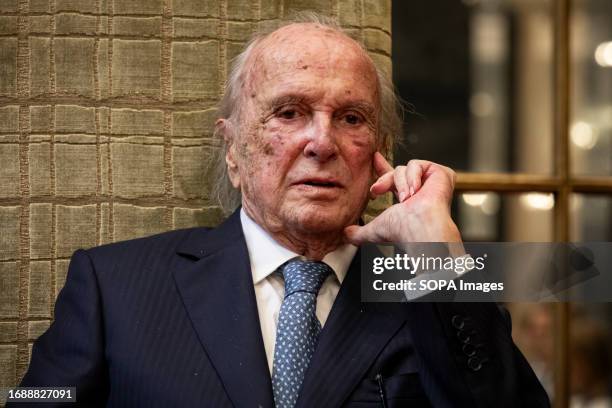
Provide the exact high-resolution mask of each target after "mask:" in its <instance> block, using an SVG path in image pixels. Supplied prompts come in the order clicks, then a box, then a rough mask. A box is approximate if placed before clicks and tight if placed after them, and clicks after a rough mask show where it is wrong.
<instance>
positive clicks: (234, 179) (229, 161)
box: [215, 118, 240, 189]
mask: <svg viewBox="0 0 612 408" xmlns="http://www.w3.org/2000/svg"><path fill="white" fill-rule="evenodd" d="M215 132H216V133H217V134H219V135H221V136H223V141H224V143H225V146H226V148H225V164H226V165H227V173H228V175H229V179H230V181H231V183H232V186H234V188H237V189H240V171H239V168H238V161H237V159H238V157H237V155H236V144H235V143H234V142H235V136H236V134H235V132H234V126H233V125H232V122H230V121H229V120H228V119H223V118H221V119H217V121H216V122H215Z"/></svg>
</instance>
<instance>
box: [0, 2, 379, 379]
mask: <svg viewBox="0 0 612 408" xmlns="http://www.w3.org/2000/svg"><path fill="white" fill-rule="evenodd" d="M303 9H312V10H316V11H319V12H322V13H326V14H330V15H333V16H336V17H338V19H339V21H340V22H341V24H342V25H344V26H345V27H349V28H350V29H351V32H352V34H353V35H354V36H356V37H357V38H361V39H362V40H363V41H364V42H365V43H366V44H367V46H368V48H369V49H370V50H371V51H372V56H373V57H374V59H375V60H377V61H378V62H379V63H381V64H382V65H384V66H385V67H386V68H387V69H389V67H390V65H391V61H390V56H389V54H390V45H391V39H390V36H389V33H390V13H391V10H390V0H342V1H338V0H312V1H299V0H285V1H280V0H259V1H203V0H1V2H0V388H2V387H9V386H13V385H15V384H16V383H17V382H18V380H19V379H20V378H21V376H22V375H23V374H24V372H25V369H26V368H27V364H28V359H29V350H30V348H31V344H32V341H33V340H34V339H36V337H37V336H39V335H40V334H41V333H42V332H43V331H44V330H45V329H46V328H47V327H48V325H49V323H50V321H51V319H52V316H53V303H54V300H55V297H56V294H57V292H58V291H59V290H60V289H61V287H62V285H63V282H64V279H65V275H66V268H67V264H68V260H69V257H70V255H71V254H72V252H73V251H74V250H75V249H77V248H81V247H85V248H86V247H91V246H95V245H100V244H104V243H107V242H112V241H117V240H123V239H128V238H131V237H136V236H143V235H147V234H153V233H157V232H161V231H165V230H169V229H173V228H183V227H189V226H195V225H214V224H216V223H218V222H219V220H220V219H221V212H220V211H219V209H218V208H217V207H216V206H214V205H213V204H212V203H211V202H210V200H209V195H208V188H207V187H208V184H207V180H209V179H208V177H207V175H206V166H205V163H206V158H207V157H210V156H211V155H213V154H215V153H216V152H217V146H218V144H217V142H216V141H215V140H213V139H212V124H213V120H214V118H215V108H214V106H215V103H216V102H217V100H218V99H219V96H220V94H221V92H222V84H223V83H224V81H225V78H226V75H227V69H228V61H229V60H230V59H231V58H232V57H233V56H234V55H236V53H237V52H239V50H240V49H241V47H242V45H243V44H244V41H245V40H246V39H247V37H248V36H249V34H250V33H251V32H252V31H253V30H255V29H257V28H258V27H263V26H267V25H274V24H275V23H276V22H277V21H278V19H279V18H283V17H284V16H287V15H288V14H289V13H291V12H293V11H296V10H303ZM364 27H367V28H364Z"/></svg>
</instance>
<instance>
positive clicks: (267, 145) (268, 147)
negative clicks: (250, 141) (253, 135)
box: [263, 143, 274, 156]
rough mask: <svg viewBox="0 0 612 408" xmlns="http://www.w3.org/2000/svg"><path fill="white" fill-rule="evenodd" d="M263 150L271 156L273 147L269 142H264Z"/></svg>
mask: <svg viewBox="0 0 612 408" xmlns="http://www.w3.org/2000/svg"><path fill="white" fill-rule="evenodd" d="M263 152H264V154H266V155H268V156H272V155H273V154H274V148H273V147H272V146H271V145H270V144H269V143H266V144H264V145H263Z"/></svg>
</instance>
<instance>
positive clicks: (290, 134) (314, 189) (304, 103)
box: [227, 24, 378, 234]
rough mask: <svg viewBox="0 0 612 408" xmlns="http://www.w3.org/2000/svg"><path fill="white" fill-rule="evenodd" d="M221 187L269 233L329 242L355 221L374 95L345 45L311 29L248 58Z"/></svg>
mask: <svg viewBox="0 0 612 408" xmlns="http://www.w3.org/2000/svg"><path fill="white" fill-rule="evenodd" d="M247 65H248V66H249V68H250V70H249V71H248V74H247V75H246V79H245V87H244V89H243V104H242V107H243V108H242V109H243V110H242V113H241V115H240V116H241V120H240V126H239V127H238V129H231V131H232V133H234V137H233V144H232V146H231V148H230V150H229V153H228V156H227V162H228V164H229V167H230V178H231V179H232V182H233V184H234V185H235V186H239V187H240V189H241V191H242V200H243V206H244V208H245V209H246V211H247V212H248V213H249V215H251V217H253V218H254V219H255V221H257V222H258V223H259V224H260V225H262V226H263V227H264V228H266V229H267V230H268V231H271V232H276V231H289V232H291V233H294V234H321V233H338V232H341V231H342V229H343V228H344V227H345V226H347V225H350V224H351V223H354V222H356V221H357V219H358V218H359V216H360V214H361V213H362V211H363V209H364V208H365V205H366V204H367V201H368V189H369V186H370V184H371V182H372V157H373V153H374V151H375V138H376V126H377V120H378V90H377V89H378V88H377V78H376V71H375V69H374V67H373V65H372V62H371V60H370V59H369V58H368V57H367V56H366V54H365V53H364V52H363V51H362V50H361V49H360V47H359V46H358V45H357V44H356V43H355V42H353V41H352V40H351V39H349V38H347V37H344V36H342V35H340V34H338V33H336V32H334V31H333V30H330V29H328V28H324V27H321V26H318V25H315V24H294V25H290V26H287V27H284V28H281V29H280V30H278V31H276V32H275V33H273V34H272V35H270V36H269V37H268V38H266V39H265V40H264V41H263V42H262V44H260V45H259V46H258V47H257V49H256V50H255V51H254V54H253V55H252V56H251V58H250V60H249V61H248V62H247Z"/></svg>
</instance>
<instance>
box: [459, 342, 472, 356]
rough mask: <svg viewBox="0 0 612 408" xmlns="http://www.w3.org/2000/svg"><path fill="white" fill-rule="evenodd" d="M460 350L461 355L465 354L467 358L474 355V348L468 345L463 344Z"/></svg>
mask: <svg viewBox="0 0 612 408" xmlns="http://www.w3.org/2000/svg"><path fill="white" fill-rule="evenodd" d="M461 349H462V350H463V354H465V355H466V356H468V357H472V356H473V355H474V354H476V347H474V346H473V345H472V344H470V343H466V344H464V345H463V347H461Z"/></svg>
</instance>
